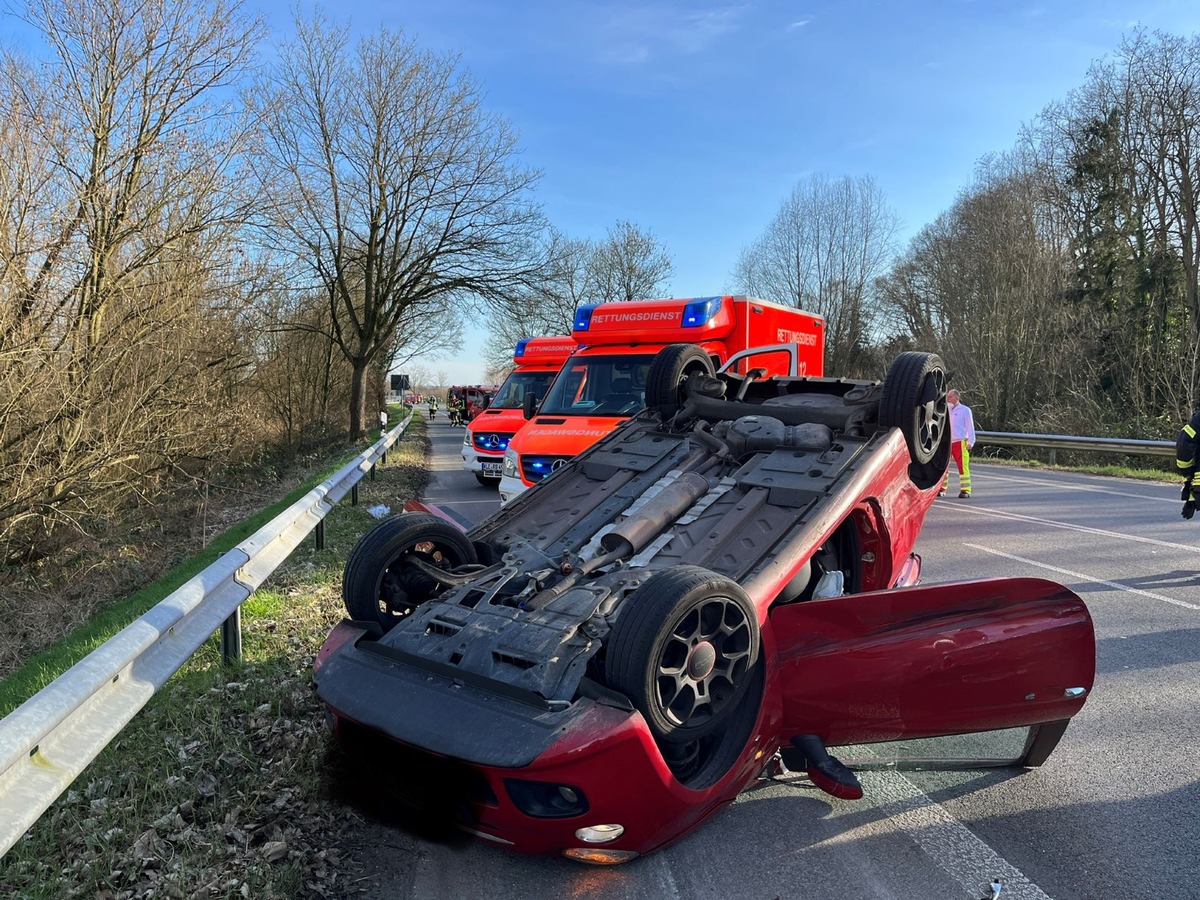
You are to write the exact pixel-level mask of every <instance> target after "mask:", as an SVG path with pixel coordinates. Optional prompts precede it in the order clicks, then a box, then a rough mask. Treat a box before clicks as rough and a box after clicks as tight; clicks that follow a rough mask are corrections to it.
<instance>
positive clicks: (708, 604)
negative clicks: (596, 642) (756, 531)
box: [605, 566, 760, 744]
mask: <svg viewBox="0 0 1200 900" xmlns="http://www.w3.org/2000/svg"><path fill="white" fill-rule="evenodd" d="M759 642H760V637H759V630H758V616H757V615H756V613H755V610H754V604H753V603H752V602H751V600H750V598H749V597H748V596H747V595H746V592H745V591H743V590H742V588H741V587H740V586H739V585H738V583H737V582H735V581H732V580H731V579H729V578H726V577H725V576H724V575H718V574H717V573H716V572H713V571H710V570H709V569H704V568H701V567H700V566H677V567H674V568H670V569H665V570H663V571H661V572H659V573H658V574H656V575H653V576H652V577H651V578H650V579H649V580H648V581H646V583H645V584H643V585H642V586H641V587H639V588H637V590H635V591H634V592H633V593H632V594H630V595H629V597H627V598H626V599H625V601H624V603H623V604H622V609H621V614H620V615H619V616H618V617H617V621H616V622H615V623H614V625H613V629H612V632H611V633H610V634H609V637H608V648H607V651H606V657H607V658H606V661H605V671H606V678H607V681H608V686H609V687H611V688H613V689H614V690H617V691H620V692H621V693H623V694H624V695H625V696H626V697H628V698H629V700H630V701H631V702H632V703H633V705H634V707H636V708H637V710H638V711H639V712H640V713H641V714H642V716H643V717H644V718H645V720H646V724H647V726H648V727H649V729H650V733H651V734H652V735H653V736H654V738H655V739H656V740H658V741H662V742H665V743H667V744H682V743H686V742H688V741H694V740H698V739H700V738H703V737H706V736H708V735H710V734H713V733H714V732H716V731H718V730H720V729H721V728H723V727H725V726H726V725H727V724H728V722H729V719H730V717H731V716H733V715H735V714H736V712H737V710H738V705H739V702H740V701H741V699H742V697H743V696H744V695H745V693H746V690H747V688H748V687H749V685H750V683H751V681H752V672H753V669H754V664H755V662H756V661H757V659H758V650H759Z"/></svg>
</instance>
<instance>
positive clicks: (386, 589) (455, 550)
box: [342, 513, 477, 631]
mask: <svg viewBox="0 0 1200 900" xmlns="http://www.w3.org/2000/svg"><path fill="white" fill-rule="evenodd" d="M418 559H419V560H421V561H422V562H424V563H427V564H429V565H432V566H436V567H437V568H439V569H445V570H447V571H449V570H451V569H455V568H457V567H459V566H465V565H470V564H472V563H475V562H477V558H476V554H475V547H474V545H472V543H471V541H470V539H469V538H468V537H467V536H466V535H465V534H463V533H462V532H461V531H459V530H458V529H457V528H455V527H454V526H453V525H451V524H450V523H449V522H444V521H442V520H441V519H439V518H437V516H432V515H429V514H428V513H402V514H401V515H398V516H396V517H395V518H392V519H386V520H384V521H383V522H380V523H379V524H378V525H376V526H375V527H374V528H372V529H371V530H370V531H368V532H367V533H366V534H365V535H363V536H362V538H361V539H360V540H359V542H358V543H357V544H356V545H355V546H354V549H353V550H351V551H350V556H349V557H348V558H347V560H346V570H345V573H344V574H343V576H342V600H343V602H344V603H345V604H346V610H347V612H349V613H350V617H351V618H353V619H358V620H361V621H366V622H371V621H374V622H378V623H379V624H380V625H381V626H382V627H383V630H384V631H387V630H388V629H390V628H391V627H392V626H394V625H395V624H396V623H397V622H399V621H400V620H401V619H403V618H404V617H405V616H407V615H409V614H411V613H412V611H413V610H414V609H416V608H417V607H418V606H420V605H421V604H422V603H424V602H425V601H426V600H429V599H430V598H432V597H434V596H435V595H436V594H438V593H439V592H440V591H441V588H442V585H441V584H440V583H439V582H438V581H437V580H436V579H434V578H432V577H430V576H429V575H428V574H426V573H425V572H422V571H421V570H420V569H419V568H418V567H417V566H416V565H415V564H414V560H418Z"/></svg>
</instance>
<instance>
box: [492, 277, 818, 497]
mask: <svg viewBox="0 0 1200 900" xmlns="http://www.w3.org/2000/svg"><path fill="white" fill-rule="evenodd" d="M571 337H572V338H573V339H574V341H575V342H576V343H577V344H578V345H579V349H577V350H576V351H575V352H574V353H573V354H572V355H571V357H570V358H569V359H568V360H567V361H566V363H565V364H564V365H563V366H562V368H561V371H560V372H559V373H558V377H557V378H555V379H554V383H553V384H551V385H550V388H549V390H547V392H546V396H545V397H544V398H543V399H542V402H541V405H540V407H539V408H538V409H537V411H536V414H534V410H533V409H532V408H531V407H528V406H527V407H526V409H525V414H526V416H527V417H529V418H530V421H529V423H528V424H527V425H526V426H525V427H524V428H522V429H521V430H520V432H519V433H517V434H516V436H515V437H513V438H512V439H511V440H510V441H508V445H507V449H506V450H505V452H504V454H503V469H502V477H501V479H500V502H501V503H502V504H504V503H508V502H509V501H510V500H512V499H513V498H514V497H516V496H517V495H518V494H520V493H521V492H522V491H524V490H527V489H528V488H530V487H533V486H534V485H536V484H537V483H538V482H540V481H541V480H542V479H544V478H546V477H548V476H549V475H550V474H551V473H552V472H553V471H555V469H556V468H558V467H561V466H562V465H563V464H564V463H565V461H566V460H568V459H570V458H571V457H572V456H574V455H575V454H577V453H580V452H582V451H583V450H585V449H587V448H588V447H590V446H591V445H592V444H594V443H595V442H596V441H598V440H600V438H602V437H604V436H605V435H606V434H608V433H609V432H611V431H612V430H613V429H614V428H616V427H617V426H618V425H620V424H621V423H622V422H624V421H626V420H627V419H629V418H630V417H631V416H633V415H635V414H636V413H637V412H638V411H640V410H641V409H642V408H643V407H644V406H645V399H646V377H647V374H648V373H649V370H650V363H651V360H653V358H654V356H655V354H656V353H658V351H659V350H662V349H663V348H665V347H668V346H670V345H672V344H678V345H680V346H681V347H682V346H684V345H698V346H699V347H701V348H702V349H703V350H704V352H705V354H707V356H708V358H709V361H710V364H711V366H712V368H713V369H714V370H716V369H721V370H724V371H731V372H737V373H738V374H742V375H745V374H748V373H750V372H751V371H754V370H757V373H756V374H757V376H758V377H765V376H770V375H786V376H798V375H811V376H821V375H823V374H824V359H825V320H824V319H823V318H822V317H821V316H819V315H816V314H815V313H811V312H805V311H804V310H800V309H796V308H794V307H789V306H782V305H780V304H778V303H772V302H770V301H767V300H757V299H755V298H752V297H732V296H723V297H694V298H687V299H670V300H665V299H664V300H635V301H633V302H629V303H601V304H598V305H595V306H581V307H579V309H578V310H576V313H575V322H574V325H573V327H572V330H571ZM692 359H693V360H694V357H692ZM680 374H682V373H680Z"/></svg>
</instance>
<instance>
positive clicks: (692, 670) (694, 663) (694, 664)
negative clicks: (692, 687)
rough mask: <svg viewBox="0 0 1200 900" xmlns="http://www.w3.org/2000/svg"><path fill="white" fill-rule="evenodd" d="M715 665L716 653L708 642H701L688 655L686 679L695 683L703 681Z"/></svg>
mask: <svg viewBox="0 0 1200 900" xmlns="http://www.w3.org/2000/svg"><path fill="white" fill-rule="evenodd" d="M716 664H717V651H716V648H715V647H713V645H712V644H710V643H709V642H708V641H701V642H700V643H699V644H697V645H696V646H695V647H693V648H692V652H691V653H689V654H688V661H687V673H688V677H689V678H691V679H693V680H695V681H703V680H704V679H705V678H707V677H708V676H709V674H710V673H711V672H712V670H713V667H714V666H716Z"/></svg>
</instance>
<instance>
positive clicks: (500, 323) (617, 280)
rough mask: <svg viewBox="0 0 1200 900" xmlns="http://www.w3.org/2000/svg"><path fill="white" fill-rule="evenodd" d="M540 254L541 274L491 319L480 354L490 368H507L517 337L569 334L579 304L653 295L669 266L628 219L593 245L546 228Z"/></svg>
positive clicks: (660, 287) (650, 238) (655, 245)
mask: <svg viewBox="0 0 1200 900" xmlns="http://www.w3.org/2000/svg"><path fill="white" fill-rule="evenodd" d="M542 255H543V257H544V259H545V264H544V268H543V270H542V274H541V277H539V278H538V279H537V280H536V282H535V283H534V284H533V285H532V286H531V287H530V288H529V289H528V290H525V291H522V292H521V293H520V294H518V295H517V296H516V297H515V298H514V299H513V301H512V302H511V303H510V304H509V306H508V309H507V310H506V314H505V315H502V316H497V317H496V318H495V319H494V320H493V321H492V328H491V335H490V337H489V339H488V342H487V345H486V346H485V348H484V355H485V357H486V359H487V362H488V365H489V366H490V367H491V368H492V369H494V370H497V371H507V369H509V368H511V367H512V351H513V347H514V345H515V344H516V342H517V341H519V340H520V339H521V338H523V337H535V336H538V335H556V334H570V333H571V326H572V324H573V323H574V321H575V310H576V309H578V308H579V306H580V305H581V304H585V303H603V302H604V301H606V300H633V299H637V298H639V297H653V296H655V295H657V294H658V293H659V292H661V291H662V290H663V287H664V284H665V282H666V280H667V278H669V277H670V275H671V272H672V270H673V267H672V263H671V259H670V255H669V254H668V252H667V250H666V248H665V247H663V246H662V244H661V243H660V242H659V241H658V239H657V238H655V237H654V236H653V235H652V234H651V233H650V232H649V231H644V230H642V229H641V228H639V227H638V226H636V225H634V224H633V223H631V222H628V221H622V222H617V223H616V224H614V225H613V226H612V227H611V228H610V229H609V230H608V235H607V237H606V239H605V240H604V241H602V242H599V243H597V242H593V241H589V240H582V239H578V238H569V237H567V236H566V235H564V234H562V233H561V232H559V231H556V230H551V231H550V232H549V235H548V237H547V239H546V242H545V248H544V250H543V253H542Z"/></svg>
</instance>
